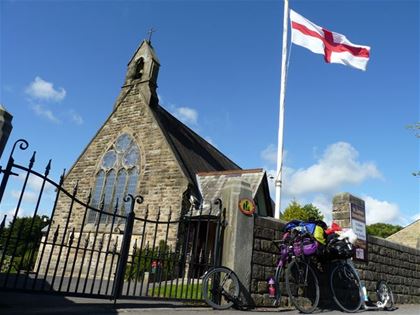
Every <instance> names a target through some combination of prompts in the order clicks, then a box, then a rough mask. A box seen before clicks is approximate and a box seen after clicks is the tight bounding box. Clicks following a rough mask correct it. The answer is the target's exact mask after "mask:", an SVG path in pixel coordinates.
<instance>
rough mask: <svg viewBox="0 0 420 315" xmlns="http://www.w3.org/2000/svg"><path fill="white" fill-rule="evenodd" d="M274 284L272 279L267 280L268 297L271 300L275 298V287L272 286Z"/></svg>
mask: <svg viewBox="0 0 420 315" xmlns="http://www.w3.org/2000/svg"><path fill="white" fill-rule="evenodd" d="M274 284H275V282H274V279H273V278H270V279H269V280H268V296H269V297H271V298H273V297H276V287H275V286H274Z"/></svg>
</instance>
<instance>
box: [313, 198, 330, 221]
mask: <svg viewBox="0 0 420 315" xmlns="http://www.w3.org/2000/svg"><path fill="white" fill-rule="evenodd" d="M311 203H312V204H313V205H314V206H315V207H317V208H318V209H319V210H320V211H321V213H322V214H323V215H324V221H325V223H327V224H328V225H330V224H331V222H332V198H331V196H329V195H327V194H318V195H316V196H315V198H314V199H313V201H312V202H311Z"/></svg>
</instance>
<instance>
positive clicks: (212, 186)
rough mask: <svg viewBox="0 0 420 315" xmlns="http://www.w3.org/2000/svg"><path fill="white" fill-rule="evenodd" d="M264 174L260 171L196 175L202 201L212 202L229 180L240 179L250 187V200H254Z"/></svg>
mask: <svg viewBox="0 0 420 315" xmlns="http://www.w3.org/2000/svg"><path fill="white" fill-rule="evenodd" d="M264 174H265V172H264V171H263V170H262V169H253V170H235V171H224V172H206V173H203V172H202V173H198V174H197V179H198V182H199V185H200V190H201V192H202V194H203V199H204V200H214V199H215V198H218V197H220V196H221V193H222V189H223V187H224V186H225V183H226V182H227V181H228V180H229V179H230V178H240V179H243V180H244V181H246V182H247V183H248V184H250V185H251V190H252V198H255V195H256V194H257V190H258V188H259V187H260V185H261V182H262V180H263V178H264Z"/></svg>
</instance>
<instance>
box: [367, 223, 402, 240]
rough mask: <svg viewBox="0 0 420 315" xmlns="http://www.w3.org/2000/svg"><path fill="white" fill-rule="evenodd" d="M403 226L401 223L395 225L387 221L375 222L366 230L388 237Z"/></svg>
mask: <svg viewBox="0 0 420 315" xmlns="http://www.w3.org/2000/svg"><path fill="white" fill-rule="evenodd" d="M402 228H403V227H402V226H400V225H393V224H387V223H375V224H370V225H368V226H366V231H367V233H368V234H370V235H374V236H379V237H382V238H387V237H388V236H390V235H392V234H394V233H397V232H398V231H399V230H401V229H402Z"/></svg>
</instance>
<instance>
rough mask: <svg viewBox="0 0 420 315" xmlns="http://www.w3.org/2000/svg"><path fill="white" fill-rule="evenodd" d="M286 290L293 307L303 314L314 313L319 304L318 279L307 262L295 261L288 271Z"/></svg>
mask: <svg viewBox="0 0 420 315" xmlns="http://www.w3.org/2000/svg"><path fill="white" fill-rule="evenodd" d="M286 289H287V293H288V294H289V298H290V300H291V301H292V303H293V305H294V306H295V307H296V308H297V309H298V310H299V311H301V312H302V313H312V312H313V311H314V310H315V309H316V307H317V306H318V302H319V285H318V277H317V276H316V274H315V271H314V270H313V269H312V267H311V266H310V265H309V264H308V263H306V262H305V261H300V260H293V261H292V262H291V263H290V264H289V266H288V267H287V269H286Z"/></svg>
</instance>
